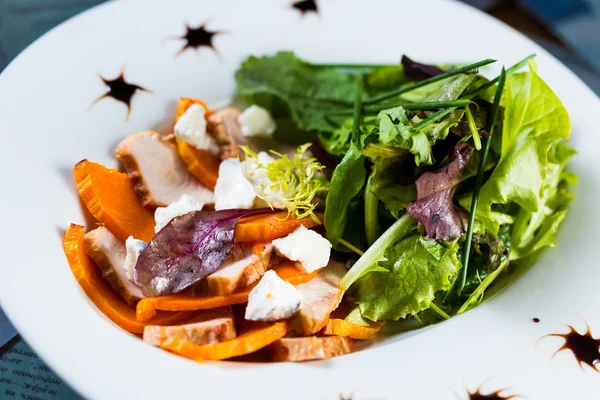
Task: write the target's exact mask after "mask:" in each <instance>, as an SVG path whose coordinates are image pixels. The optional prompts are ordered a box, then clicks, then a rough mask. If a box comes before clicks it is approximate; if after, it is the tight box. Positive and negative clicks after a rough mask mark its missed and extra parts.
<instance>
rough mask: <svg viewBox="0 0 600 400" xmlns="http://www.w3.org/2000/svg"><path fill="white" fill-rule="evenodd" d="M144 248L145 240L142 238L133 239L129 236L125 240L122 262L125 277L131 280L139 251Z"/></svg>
mask: <svg viewBox="0 0 600 400" xmlns="http://www.w3.org/2000/svg"><path fill="white" fill-rule="evenodd" d="M145 248H146V242H144V241H143V240H138V239H134V238H133V236H129V237H128V238H127V240H126V241H125V251H126V255H125V262H124V263H123V269H124V270H125V274H126V275H127V279H129V280H130V281H133V269H134V268H135V264H137V260H138V257H139V256H140V253H141V252H142V251H143V250H144V249H145Z"/></svg>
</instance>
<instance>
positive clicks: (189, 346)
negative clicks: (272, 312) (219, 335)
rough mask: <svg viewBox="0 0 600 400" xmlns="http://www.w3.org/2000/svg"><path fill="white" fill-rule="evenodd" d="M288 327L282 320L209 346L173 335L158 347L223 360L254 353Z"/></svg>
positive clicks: (199, 358)
mask: <svg viewBox="0 0 600 400" xmlns="http://www.w3.org/2000/svg"><path fill="white" fill-rule="evenodd" d="M289 329H290V327H289V324H288V322H287V321H283V322H276V323H274V324H270V325H266V326H262V327H259V328H256V329H252V330H250V331H248V332H246V333H244V334H242V335H240V336H238V337H237V338H235V339H232V340H229V341H226V342H222V343H217V344H213V345H210V346H198V345H196V344H193V343H192V342H188V341H187V340H182V339H179V338H176V337H173V338H167V339H165V340H163V341H162V342H161V343H160V347H162V348H163V349H165V350H169V351H171V352H173V353H176V354H179V355H181V356H183V357H186V358H189V359H191V360H196V361H203V360H225V359H228V358H231V357H238V356H243V355H245V354H250V353H254V352H255V351H258V350H260V349H262V348H263V347H266V346H268V345H270V344H271V343H274V342H276V341H277V340H279V339H281V338H282V337H284V336H285V335H286V333H287V332H288V331H289Z"/></svg>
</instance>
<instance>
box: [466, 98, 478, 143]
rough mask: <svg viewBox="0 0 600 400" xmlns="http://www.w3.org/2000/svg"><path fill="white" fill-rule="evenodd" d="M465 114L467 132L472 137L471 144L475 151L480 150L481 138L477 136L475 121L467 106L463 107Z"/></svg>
mask: <svg viewBox="0 0 600 400" xmlns="http://www.w3.org/2000/svg"><path fill="white" fill-rule="evenodd" d="M465 114H466V115H467V124H468V125H469V130H470V131H471V135H472V136H473V144H474V145H475V150H477V151H479V150H481V136H479V129H477V125H476V124H475V119H474V118H473V114H471V109H470V108H469V106H466V107H465Z"/></svg>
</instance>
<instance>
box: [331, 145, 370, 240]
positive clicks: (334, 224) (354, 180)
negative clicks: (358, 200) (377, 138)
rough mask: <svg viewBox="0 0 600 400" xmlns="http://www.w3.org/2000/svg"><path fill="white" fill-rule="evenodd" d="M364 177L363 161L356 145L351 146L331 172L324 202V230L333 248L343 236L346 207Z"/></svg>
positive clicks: (363, 180)
mask: <svg viewBox="0 0 600 400" xmlns="http://www.w3.org/2000/svg"><path fill="white" fill-rule="evenodd" d="M366 176H367V170H366V168H365V159H364V157H363V156H362V155H361V154H360V151H359V150H358V148H357V147H356V145H354V144H351V145H350V148H349V150H348V152H347V153H346V155H345V156H344V158H343V159H342V161H341V162H340V163H339V164H338V165H337V167H335V170H334V171H333V175H332V176H331V183H330V184H329V194H328V195H327V199H326V200H325V221H324V224H325V230H326V232H327V239H329V241H330V242H331V243H332V244H333V245H334V246H337V244H338V239H339V238H341V237H342V235H343V234H344V229H345V227H346V222H347V218H348V216H347V211H348V206H349V205H350V203H351V201H352V200H353V199H354V197H356V196H357V195H358V193H359V192H360V191H361V189H362V188H363V186H364V185H365V179H366Z"/></svg>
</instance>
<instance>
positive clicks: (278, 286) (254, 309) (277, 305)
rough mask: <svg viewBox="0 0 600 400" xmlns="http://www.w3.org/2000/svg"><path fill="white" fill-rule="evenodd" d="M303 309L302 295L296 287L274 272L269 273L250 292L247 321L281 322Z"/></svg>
mask: <svg viewBox="0 0 600 400" xmlns="http://www.w3.org/2000/svg"><path fill="white" fill-rule="evenodd" d="M301 308H302V295H301V294H300V292H298V291H297V290H296V288H295V287H294V285H292V284H291V283H289V282H286V281H284V280H283V279H281V278H280V277H279V276H277V274H276V273H275V272H274V271H272V270H271V271H267V272H266V273H265V274H264V276H263V277H262V279H261V280H260V282H259V283H258V285H256V287H255V288H254V289H252V291H251V292H250V295H249V297H248V306H247V307H246V319H247V320H249V321H279V320H282V319H286V318H290V317H291V316H293V315H294V314H296V313H297V312H298V311H299V310H300V309H301Z"/></svg>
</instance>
